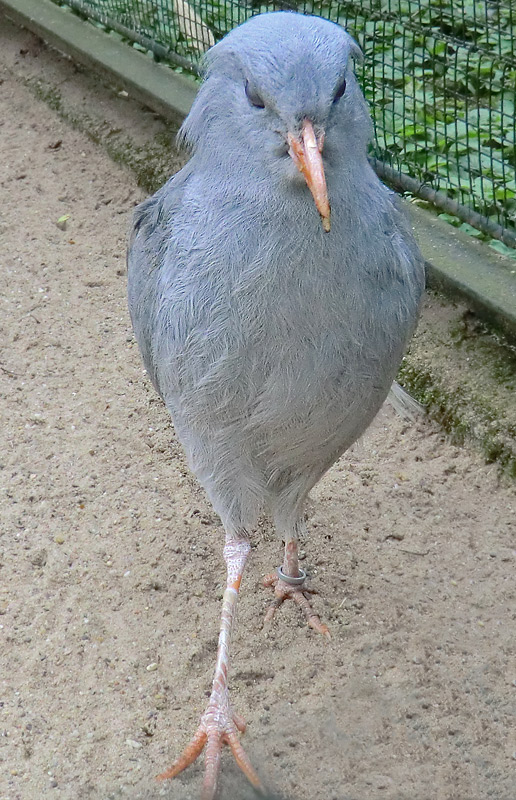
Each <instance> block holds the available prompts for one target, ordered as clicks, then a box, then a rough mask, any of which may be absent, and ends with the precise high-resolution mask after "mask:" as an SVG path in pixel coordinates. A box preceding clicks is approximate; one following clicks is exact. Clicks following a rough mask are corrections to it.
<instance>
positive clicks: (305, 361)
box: [128, 12, 424, 800]
mask: <svg viewBox="0 0 516 800" xmlns="http://www.w3.org/2000/svg"><path fill="white" fill-rule="evenodd" d="M360 57H361V52H360V49H359V47H358V45H357V44H356V43H355V42H354V41H353V39H352V38H351V37H350V36H349V35H348V34H347V33H346V32H345V31H344V30H343V29H342V28H341V27H340V26H338V25H336V24H334V23H332V22H329V21H327V20H324V19H320V18H318V17H311V16H303V15H301V14H296V13H291V12H275V13H270V14H263V15H259V16H256V17H253V18H252V19H250V20H249V21H247V22H246V23H245V24H244V25H241V26H240V27H238V28H236V29H234V30H233V31H231V32H230V33H229V34H228V35H227V36H226V37H225V38H224V39H223V40H222V41H221V42H219V43H218V44H216V45H215V46H214V47H212V48H211V49H210V50H209V52H208V54H207V56H206V72H205V78H204V82H203V84H202V86H201V88H200V90H199V93H198V95H197V97H196V100H195V102H194V104H193V107H192V109H191V112H190V114H189V115H188V117H187V119H186V120H185V122H184V124H183V126H182V128H181V131H180V134H179V140H180V142H181V143H182V144H184V145H186V146H187V147H188V148H189V150H190V152H191V158H190V160H189V161H188V163H187V164H186V166H185V167H184V168H183V169H182V170H181V171H180V172H178V173H177V174H176V175H175V176H173V177H172V178H171V179H170V180H169V181H168V182H167V183H166V184H165V186H163V187H162V188H161V189H160V190H159V191H158V192H157V193H156V194H155V195H154V196H153V197H151V198H150V199H148V200H146V201H145V202H143V203H142V204H141V205H140V206H139V207H138V208H137V210H136V213H135V218H134V225H133V230H132V236H131V241H130V246H129V255H128V275H129V306H130V312H131V318H132V322H133V326H134V331H135V335H136V338H137V341H138V344H139V347H140V350H141V353H142V356H143V361H144V364H145V367H146V369H147V372H148V374H149V376H150V378H151V380H152V382H153V384H154V386H155V388H156V390H157V391H158V392H159V394H160V395H161V397H162V398H163V400H164V402H165V404H166V406H167V408H168V409H169V411H170V414H171V415H172V419H173V422H174V426H175V429H176V431H177V435H178V437H179V439H180V440H181V442H182V445H183V447H184V450H185V453H186V456H187V458H188V463H189V465H190V468H191V469H192V471H193V472H194V473H195V475H196V476H197V478H198V479H199V481H200V483H201V484H202V485H203V487H204V488H205V490H206V492H207V494H208V496H209V498H210V500H211V502H212V504H213V507H214V508H215V510H216V512H217V513H218V514H219V515H220V518H221V520H222V523H223V525H224V529H225V534H226V539H225V546H224V558H225V561H226V565H227V587H226V591H225V593H224V598H223V608H222V620H221V627H220V635H219V646H218V652H217V661H216V667H215V675H214V679H213V687H212V693H211V697H210V700H209V702H208V706H207V708H206V711H205V713H204V714H203V716H202V718H201V721H200V725H199V728H198V730H197V732H196V733H195V735H194V737H193V739H192V740H191V742H190V744H189V745H188V746H187V748H186V749H185V751H184V752H183V754H182V755H181V756H180V757H179V759H178V760H177V761H176V762H175V764H174V765H173V766H172V767H171V768H170V769H169V770H168V771H167V772H165V773H163V775H162V776H160V777H163V778H170V777H173V776H174V775H177V774H178V773H179V772H180V771H181V770H183V769H184V768H185V767H186V766H188V764H190V763H192V761H194V760H195V758H197V756H198V755H199V754H200V752H201V751H202V749H203V748H204V747H206V751H205V774H204V783H203V789H202V798H203V800H212V798H214V797H215V796H216V793H217V778H218V773H219V766H220V757H221V750H222V745H223V743H228V744H229V745H230V747H231V749H232V751H233V754H234V756H235V758H236V760H237V762H238V763H239V765H240V766H241V767H242V769H243V770H244V772H245V774H246V775H247V777H248V778H249V779H250V780H251V782H252V783H253V784H254V785H255V786H256V787H257V788H258V789H260V788H261V784H260V780H259V778H258V775H257V774H256V772H255V771H254V769H253V767H252V766H251V764H250V762H249V759H248V758H247V756H246V754H245V752H244V750H243V748H242V745H241V744H240V741H239V737H238V731H243V730H244V727H245V725H244V722H243V720H242V719H241V718H240V717H239V716H238V715H236V714H235V713H234V712H233V710H232V708H231V705H230V702H229V695H228V664H229V641H230V635H231V627H232V622H233V618H234V612H235V606H236V600H237V595H238V590H239V587H240V582H241V578H242V573H243V570H244V565H245V561H246V558H247V555H248V553H249V550H250V543H249V535H250V532H252V531H254V530H255V529H256V528H257V525H258V521H259V519H260V517H261V516H262V514H266V515H268V516H269V518H270V519H271V520H272V522H273V523H274V525H275V528H276V530H277V532H278V534H279V536H281V537H282V539H283V540H284V542H285V552H284V560H283V565H282V567H279V568H278V570H277V573H276V574H275V576H273V577H269V578H268V580H267V584H268V585H269V586H274V589H275V598H274V600H273V602H272V605H271V607H270V609H269V612H268V613H267V619H270V617H271V616H272V614H273V613H274V611H275V610H276V609H277V608H278V607H279V606H280V604H281V603H282V601H283V600H285V599H286V598H292V599H294V600H295V601H296V602H297V603H298V604H299V606H300V607H301V609H302V610H303V611H304V613H305V615H306V617H307V620H308V622H309V624H310V625H311V626H312V627H313V628H315V629H316V630H318V631H320V632H321V633H323V634H326V635H328V628H327V627H326V626H325V625H324V623H322V622H321V620H320V619H319V617H318V616H317V615H316V614H315V613H314V612H313V610H312V607H311V605H310V601H309V594H308V592H309V590H308V588H307V586H306V584H305V577H306V576H305V574H304V572H303V571H302V570H300V569H299V564H298V553H297V546H298V539H299V534H300V532H301V531H302V530H303V524H304V523H303V510H304V504H305V500H306V497H307V495H308V493H309V491H310V490H311V489H312V487H313V486H314V485H315V484H316V483H317V481H318V480H319V479H320V478H321V476H322V475H324V473H325V472H326V471H327V470H328V469H329V467H330V466H331V465H332V464H333V463H334V462H335V461H336V459H338V458H339V456H340V455H341V454H342V453H343V452H344V451H345V450H346V449H347V448H348V447H349V446H350V445H351V444H353V442H354V441H355V440H356V439H357V438H358V437H359V436H360V435H361V434H362V433H363V432H364V430H365V429H366V428H367V426H368V425H369V424H370V422H371V421H372V419H373V417H374V416H375V414H376V413H377V411H378V410H379V408H380V406H381V405H382V403H383V402H384V400H385V398H386V396H387V394H388V392H389V389H390V387H391V383H392V381H393V378H394V376H395V373H396V371H397V369H398V366H399V364H400V361H401V358H402V355H403V352H404V348H405V346H406V344H407V341H408V339H409V337H410V336H411V334H412V332H413V330H414V327H415V323H416V319H417V315H418V307H419V304H420V299H421V295H422V291H423V285H424V267H423V261H422V259H421V256H420V254H419V251H418V248H417V246H416V244H415V242H414V240H413V237H412V234H411V231H410V227H409V225H408V224H407V222H406V220H405V218H404V215H403V213H402V211H401V210H400V207H399V204H398V201H397V199H396V197H395V196H394V195H393V193H392V192H391V191H389V190H388V189H387V188H386V187H385V186H384V185H383V184H382V183H381V182H380V181H379V180H378V178H377V177H376V175H375V173H374V172H373V170H372V169H371V167H370V165H369V163H368V160H367V144H368V141H369V139H370V137H371V133H372V125H371V120H370V116H369V113H368V110H367V106H366V103H365V100H364V98H363V96H362V93H361V91H360V88H359V86H358V83H357V80H356V78H355V75H354V71H353V61H354V59H356V58H360Z"/></svg>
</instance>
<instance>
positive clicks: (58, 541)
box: [54, 534, 65, 544]
mask: <svg viewBox="0 0 516 800" xmlns="http://www.w3.org/2000/svg"><path fill="white" fill-rule="evenodd" d="M54 542H55V543H56V544H64V542H65V538H64V536H61V535H60V534H58V535H57V536H54Z"/></svg>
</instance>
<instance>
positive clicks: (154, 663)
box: [145, 661, 158, 672]
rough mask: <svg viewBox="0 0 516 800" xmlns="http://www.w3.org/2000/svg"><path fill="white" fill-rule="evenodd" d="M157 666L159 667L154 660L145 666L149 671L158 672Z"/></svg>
mask: <svg viewBox="0 0 516 800" xmlns="http://www.w3.org/2000/svg"><path fill="white" fill-rule="evenodd" d="M157 668H158V665H157V664H156V662H155V661H153V662H152V664H147V666H146V667H145V669H146V670H147V672H156V670H157Z"/></svg>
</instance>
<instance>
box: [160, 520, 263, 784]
mask: <svg viewBox="0 0 516 800" xmlns="http://www.w3.org/2000/svg"><path fill="white" fill-rule="evenodd" d="M250 549H251V545H250V544H249V542H248V541H247V539H235V538H231V537H230V536H228V535H226V544H225V546H224V560H225V562H226V567H227V584H226V590H225V592H224V597H223V600H222V616H221V621H220V633H219V646H218V650H217V663H216V665H215V675H214V677H213V685H212V690H211V696H210V700H209V702H208V706H207V708H206V711H205V712H204V714H203V715H202V717H201V722H200V725H199V727H198V728H197V731H196V732H195V735H194V737H193V739H191V741H190V743H189V744H188V745H187V746H186V748H185V749H184V750H183V752H182V754H181V755H180V756H179V758H178V759H177V760H176V761H175V762H174V764H173V765H172V766H171V767H170V769H168V770H166V772H163V773H162V774H161V775H158V779H159V780H165V779H167V778H174V777H175V776H176V775H179V773H180V772H182V771H183V770H184V769H186V767H188V766H189V765H190V764H192V763H193V762H194V761H195V759H196V758H197V757H198V756H199V755H200V753H201V751H202V750H203V748H204V746H206V751H205V770H204V782H203V788H202V794H201V800H213V798H215V796H216V794H217V780H218V774H219V770H220V758H221V753H222V745H223V744H224V743H226V744H229V746H230V748H231V751H232V753H233V755H234V757H235V760H236V762H237V764H238V766H239V767H240V769H241V770H242V771H243V772H244V774H245V775H246V776H247V778H248V779H249V781H250V782H251V783H252V784H253V786H255V787H256V788H257V789H258V790H260V791H262V785H261V783H260V779H259V777H258V775H257V774H256V772H255V770H254V769H253V767H252V766H251V762H250V761H249V759H248V757H247V755H246V753H245V751H244V749H243V747H242V745H241V744H240V741H239V739H238V733H237V731H240V732H241V733H243V732H244V730H245V722H244V721H243V719H242V718H241V717H239V716H238V715H237V714H235V713H233V711H232V710H231V706H230V704H229V694H228V669H229V644H230V639H231V629H232V627H233V621H234V618H235V609H236V603H237V598H238V590H239V588H240V582H241V580H242V574H243V572H244V567H245V562H246V560H247V556H248V555H249V551H250Z"/></svg>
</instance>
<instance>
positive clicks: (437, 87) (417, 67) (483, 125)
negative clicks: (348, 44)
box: [59, 0, 516, 249]
mask: <svg viewBox="0 0 516 800" xmlns="http://www.w3.org/2000/svg"><path fill="white" fill-rule="evenodd" d="M59 4H60V5H68V6H71V7H72V8H73V9H75V10H76V11H78V12H79V13H81V14H84V15H85V16H87V17H89V18H91V19H93V20H95V21H97V23H99V24H101V25H103V26H105V27H106V28H107V29H108V30H110V29H111V30H113V31H115V32H118V33H119V34H122V35H123V36H126V37H127V38H128V39H129V40H130V41H132V42H133V43H135V44H134V46H136V47H138V48H140V49H141V48H143V49H145V50H148V51H151V52H152V53H154V54H155V57H158V58H165V59H168V60H169V61H171V62H172V63H175V64H178V65H180V66H182V67H184V68H186V69H189V70H191V71H193V72H199V65H200V61H201V58H202V53H203V52H204V51H205V50H206V49H208V47H210V46H211V45H212V44H214V43H215V42H216V41H217V40H218V39H220V38H221V37H222V36H223V35H224V34H225V33H227V32H228V31H229V30H230V29H231V28H233V27H234V26H235V25H238V24H240V23H242V22H244V21H245V20H246V19H248V18H249V17H250V16H252V15H253V14H257V13H261V12H264V11H271V10H277V9H290V10H297V11H301V12H304V13H313V14H319V15H320V16H324V17H327V18H329V19H332V20H334V21H335V22H339V23H340V24H341V25H343V26H344V27H345V28H347V30H348V31H349V32H350V33H351V34H352V35H353V36H354V37H355V39H356V40H357V41H358V42H359V44H360V46H361V47H362V49H363V50H364V53H365V56H366V58H365V63H364V67H363V68H361V74H360V75H359V77H360V80H361V82H362V86H363V89H364V92H365V95H366V97H367V99H368V101H369V103H370V106H371V109H372V112H373V117H374V121H375V132H376V136H375V141H374V143H373V146H372V152H371V156H372V158H373V163H374V165H375V167H376V168H377V171H378V172H379V174H380V175H381V176H382V177H384V178H386V179H387V181H388V182H390V183H393V184H394V185H396V187H397V188H399V189H402V190H408V191H410V192H412V193H413V194H417V195H419V196H421V197H423V198H424V199H426V200H429V201H431V202H433V203H434V204H435V205H437V206H438V207H440V208H441V210H444V211H445V212H448V213H451V214H454V215H456V216H458V218H459V219H460V220H462V221H463V222H464V221H466V227H467V228H469V225H470V224H471V225H473V226H474V227H475V228H476V229H479V230H481V231H484V232H485V233H489V234H490V235H492V236H495V237H496V238H498V239H501V240H502V242H505V244H506V245H509V246H510V247H516V180H515V167H516V123H515V109H514V104H515V95H516V55H515V44H514V39H513V23H514V21H515V20H516V5H515V3H514V0H510V2H498V0H487V1H486V2H476V1H475V0H460V1H456V0H447V2H442V0H354V2H333V1H332V0H330V2H327V3H310V2H306V1H305V2H301V3H296V2H288V1H287V2H281V0H279V2H276V3H271V4H267V5H260V4H259V3H257V2H256V3H255V2H253V0H250V2H244V1H243V2H241V3H238V2H236V0H232V1H231V2H230V0H227V2H223V0H221V2H210V0H191V1H190V2H186V1H185V0H66V3H65V2H60V3H59ZM463 227H464V226H463ZM470 232H473V231H470ZM503 247H504V245H503V244H500V248H502V249H503Z"/></svg>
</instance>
